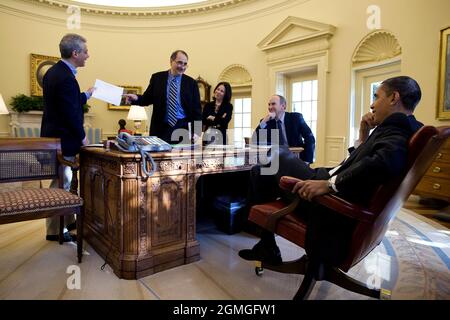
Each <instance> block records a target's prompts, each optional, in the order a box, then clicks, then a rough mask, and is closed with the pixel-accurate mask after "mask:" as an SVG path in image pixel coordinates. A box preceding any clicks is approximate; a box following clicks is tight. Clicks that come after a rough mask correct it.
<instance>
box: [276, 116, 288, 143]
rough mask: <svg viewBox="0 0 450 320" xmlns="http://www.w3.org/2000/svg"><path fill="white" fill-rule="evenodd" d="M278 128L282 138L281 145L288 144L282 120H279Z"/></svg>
mask: <svg viewBox="0 0 450 320" xmlns="http://www.w3.org/2000/svg"><path fill="white" fill-rule="evenodd" d="M277 128H278V135H279V139H280V143H279V144H280V146H284V145H286V140H285V139H284V133H283V125H282V123H281V120H277Z"/></svg>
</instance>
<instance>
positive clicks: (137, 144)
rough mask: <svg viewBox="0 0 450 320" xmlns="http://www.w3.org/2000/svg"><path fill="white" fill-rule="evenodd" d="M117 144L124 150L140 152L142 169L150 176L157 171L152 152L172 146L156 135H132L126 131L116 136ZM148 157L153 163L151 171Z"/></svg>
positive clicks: (169, 148)
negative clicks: (148, 166) (148, 169)
mask: <svg viewBox="0 0 450 320" xmlns="http://www.w3.org/2000/svg"><path fill="white" fill-rule="evenodd" d="M116 140H117V143H116V146H117V148H118V149H119V150H120V151H123V152H139V153H140V154H141V157H142V161H141V165H142V171H143V172H144V173H145V174H146V175H147V176H148V177H150V176H151V175H153V173H154V172H155V162H154V161H153V158H152V156H151V155H150V152H158V151H171V150H172V146H171V145H170V144H168V143H167V142H165V141H164V140H162V139H160V138H158V137H156V136H132V135H130V134H128V133H126V132H121V133H119V135H118V136H117V138H116ZM146 159H148V160H149V161H150V163H151V165H152V169H151V171H150V172H149V171H147V161H146Z"/></svg>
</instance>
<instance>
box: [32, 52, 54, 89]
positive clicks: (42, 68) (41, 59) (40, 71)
mask: <svg viewBox="0 0 450 320" xmlns="http://www.w3.org/2000/svg"><path fill="white" fill-rule="evenodd" d="M59 59H60V58H58V57H51V56H44V55H41V54H34V53H32V54H31V60H30V61H31V74H30V84H31V90H30V91H31V95H32V96H42V80H43V79H44V75H45V73H46V72H47V70H48V69H50V67H51V66H53V65H54V64H56V63H57V62H58V61H59Z"/></svg>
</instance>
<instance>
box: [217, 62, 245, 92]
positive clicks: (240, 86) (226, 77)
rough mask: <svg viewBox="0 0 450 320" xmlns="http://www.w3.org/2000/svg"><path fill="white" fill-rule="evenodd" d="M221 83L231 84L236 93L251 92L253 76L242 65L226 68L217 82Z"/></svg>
mask: <svg viewBox="0 0 450 320" xmlns="http://www.w3.org/2000/svg"><path fill="white" fill-rule="evenodd" d="M221 81H226V82H229V83H230V85H231V87H232V88H233V92H234V93H243V92H250V91H251V89H252V76H251V75H250V72H248V70H247V68H245V66H243V65H241V64H232V65H230V66H228V67H226V68H225V69H224V70H223V71H222V73H221V74H220V76H219V79H218V80H217V82H221Z"/></svg>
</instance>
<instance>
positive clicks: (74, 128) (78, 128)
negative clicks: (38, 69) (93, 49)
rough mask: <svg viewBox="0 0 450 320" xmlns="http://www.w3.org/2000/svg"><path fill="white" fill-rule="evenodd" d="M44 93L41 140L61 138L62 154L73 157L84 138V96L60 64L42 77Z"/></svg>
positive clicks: (70, 75) (68, 71) (70, 72)
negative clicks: (42, 138) (44, 138)
mask: <svg viewBox="0 0 450 320" xmlns="http://www.w3.org/2000/svg"><path fill="white" fill-rule="evenodd" d="M43 92H44V94H43V95H44V114H43V116H42V123H41V137H54V138H61V149H62V154H63V155H64V156H75V155H76V154H77V153H79V152H80V147H81V145H82V141H83V139H84V138H85V136H86V134H85V132H84V128H83V105H84V104H85V103H86V100H87V99H86V95H85V94H84V93H81V92H80V87H79V85H78V82H77V80H76V79H75V76H74V75H73V73H72V71H71V70H70V68H69V67H68V66H67V65H66V64H65V63H64V62H63V61H58V63H56V64H55V65H54V66H52V67H51V68H50V69H48V71H47V73H46V74H45V75H44V79H43Z"/></svg>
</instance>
